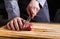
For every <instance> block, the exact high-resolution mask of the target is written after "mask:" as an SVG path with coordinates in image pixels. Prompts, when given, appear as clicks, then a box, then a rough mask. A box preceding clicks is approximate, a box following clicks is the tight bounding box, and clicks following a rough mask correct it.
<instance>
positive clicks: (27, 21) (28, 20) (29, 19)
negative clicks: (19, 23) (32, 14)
mask: <svg viewBox="0 0 60 39" xmlns="http://www.w3.org/2000/svg"><path fill="white" fill-rule="evenodd" d="M30 21H31V18H29V17H28V18H27V20H26V22H25V24H24V26H23V28H24V27H26V25H27V24H28V23H29V22H30Z"/></svg>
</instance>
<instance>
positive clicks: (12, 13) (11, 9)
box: [4, 0, 20, 20]
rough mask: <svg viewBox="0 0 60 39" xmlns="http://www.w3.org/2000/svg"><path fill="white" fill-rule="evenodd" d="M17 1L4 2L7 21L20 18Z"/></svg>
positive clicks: (8, 0) (6, 0) (7, 0)
mask: <svg viewBox="0 0 60 39" xmlns="http://www.w3.org/2000/svg"><path fill="white" fill-rule="evenodd" d="M17 2H18V0H4V3H5V8H6V11H7V13H8V20H10V19H12V18H14V17H17V16H20V10H19V6H18V3H17Z"/></svg>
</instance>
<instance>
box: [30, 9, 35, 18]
mask: <svg viewBox="0 0 60 39" xmlns="http://www.w3.org/2000/svg"><path fill="white" fill-rule="evenodd" d="M30 12H31V14H32V18H34V16H35V15H36V10H35V8H31V10H30Z"/></svg>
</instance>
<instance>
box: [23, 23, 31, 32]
mask: <svg viewBox="0 0 60 39" xmlns="http://www.w3.org/2000/svg"><path fill="white" fill-rule="evenodd" d="M31 27H32V24H31V23H28V24H27V25H26V27H24V29H23V31H31V30H32V28H31Z"/></svg>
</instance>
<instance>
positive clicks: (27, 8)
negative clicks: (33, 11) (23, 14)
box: [27, 7, 30, 16]
mask: <svg viewBox="0 0 60 39" xmlns="http://www.w3.org/2000/svg"><path fill="white" fill-rule="evenodd" d="M29 8H30V7H27V13H28V15H29V16H30V11H29Z"/></svg>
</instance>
